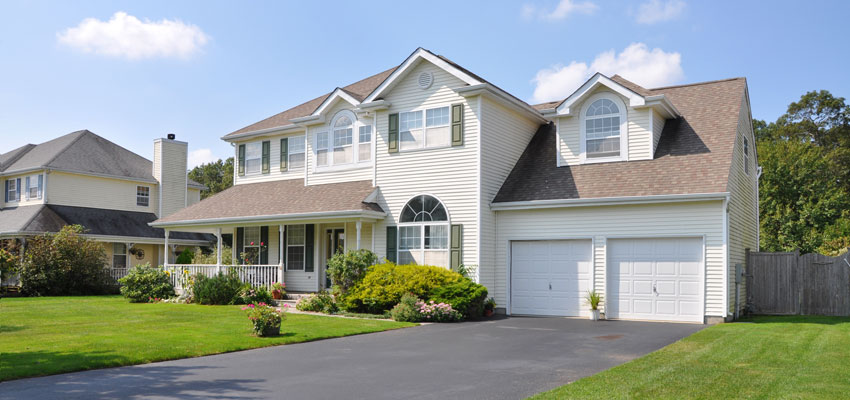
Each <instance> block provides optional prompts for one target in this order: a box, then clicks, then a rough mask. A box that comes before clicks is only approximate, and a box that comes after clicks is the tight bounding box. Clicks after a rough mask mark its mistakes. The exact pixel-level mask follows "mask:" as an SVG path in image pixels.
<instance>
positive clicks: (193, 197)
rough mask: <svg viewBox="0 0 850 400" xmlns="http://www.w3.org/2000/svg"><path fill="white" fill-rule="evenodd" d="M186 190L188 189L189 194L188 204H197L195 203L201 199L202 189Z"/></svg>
mask: <svg viewBox="0 0 850 400" xmlns="http://www.w3.org/2000/svg"><path fill="white" fill-rule="evenodd" d="M186 191H187V196H188V199H189V200H188V203H187V204H186V206H191V205H192V204H195V203H197V202H199V201H201V191H200V189H193V188H188V189H186Z"/></svg>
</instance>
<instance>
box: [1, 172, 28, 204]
mask: <svg viewBox="0 0 850 400" xmlns="http://www.w3.org/2000/svg"><path fill="white" fill-rule="evenodd" d="M18 179H20V178H9V179H7V181H11V182H12V183H11V184H10V185H9V189H10V190H8V191H7V194H4V196H9V201H8V203H20V202H21V199H19V198H18ZM23 182H24V180H23V179H21V184H23ZM12 186H14V188H13V187H12ZM23 193H24V192H23V190H21V195H22V196H23Z"/></svg>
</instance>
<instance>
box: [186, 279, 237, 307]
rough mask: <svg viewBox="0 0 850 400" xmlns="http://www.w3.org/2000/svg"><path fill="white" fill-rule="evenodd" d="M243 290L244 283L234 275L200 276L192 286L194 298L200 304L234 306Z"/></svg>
mask: <svg viewBox="0 0 850 400" xmlns="http://www.w3.org/2000/svg"><path fill="white" fill-rule="evenodd" d="M242 288H243V285H242V281H240V280H239V278H238V277H237V276H236V274H234V273H227V274H225V273H219V274H218V275H216V276H213V277H212V278H209V277H207V276H205V275H202V274H198V275H196V276H195V282H194V284H193V285H192V296H194V301H195V302H196V303H198V304H208V305H225V304H234V303H235V302H236V301H237V299H239V298H240V297H239V295H240V293H241V291H242Z"/></svg>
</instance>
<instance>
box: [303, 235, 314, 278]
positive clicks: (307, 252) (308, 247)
mask: <svg viewBox="0 0 850 400" xmlns="http://www.w3.org/2000/svg"><path fill="white" fill-rule="evenodd" d="M314 232H315V225H313V224H307V226H305V227H304V236H305V237H304V272H313V271H314V268H313V236H315V234H314Z"/></svg>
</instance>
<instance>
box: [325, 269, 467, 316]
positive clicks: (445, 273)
mask: <svg viewBox="0 0 850 400" xmlns="http://www.w3.org/2000/svg"><path fill="white" fill-rule="evenodd" d="M462 280H464V278H463V276H461V275H460V274H458V273H457V272H454V271H450V270H448V269H445V268H441V267H432V266H425V265H396V264H393V263H386V264H379V265H375V266H372V267H371V268H369V271H368V272H366V276H364V277H363V280H361V281H360V282H358V283H357V284H355V285H354V287H352V288H351V289H350V290H349V292H348V293H347V294H346V295H345V296H344V297H343V298H341V299H340V302H341V303H342V306H343V308H345V309H346V310H348V311H356V312H368V313H373V314H381V313H383V312H384V311H386V310H389V309H391V308H392V307H393V306H395V305H396V304H397V303H398V302H399V301H400V300H401V296H403V295H404V294H406V293H412V294H414V295H415V296H417V297H420V298H427V297H428V295H429V294H430V293H431V291H432V290H434V289H435V288H437V287H440V286H445V285H450V284H453V283H457V282H460V281H462Z"/></svg>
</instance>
